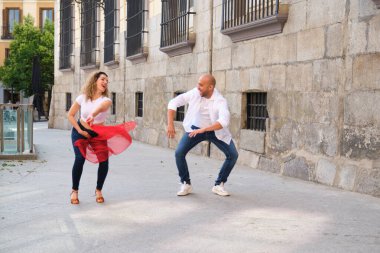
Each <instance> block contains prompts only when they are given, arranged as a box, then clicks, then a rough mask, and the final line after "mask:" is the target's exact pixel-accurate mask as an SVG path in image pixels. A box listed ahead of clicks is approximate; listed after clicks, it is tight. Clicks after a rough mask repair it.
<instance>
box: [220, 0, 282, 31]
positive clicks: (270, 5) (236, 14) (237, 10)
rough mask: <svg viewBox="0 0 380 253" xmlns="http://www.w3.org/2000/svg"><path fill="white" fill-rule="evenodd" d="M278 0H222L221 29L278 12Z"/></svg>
mask: <svg viewBox="0 0 380 253" xmlns="http://www.w3.org/2000/svg"><path fill="white" fill-rule="evenodd" d="M278 6H279V0H254V1H253V0H223V8H222V20H223V21H222V30H224V29H227V28H231V27H236V26H239V25H243V24H247V23H250V22H252V21H256V20H260V19H264V18H266V17H270V16H275V15H276V14H278Z"/></svg>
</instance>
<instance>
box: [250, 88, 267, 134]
mask: <svg viewBox="0 0 380 253" xmlns="http://www.w3.org/2000/svg"><path fill="white" fill-rule="evenodd" d="M246 117H247V129H251V130H256V131H264V132H265V130H266V126H265V121H266V119H267V118H268V112H267V93H266V92H251V93H247V116H246Z"/></svg>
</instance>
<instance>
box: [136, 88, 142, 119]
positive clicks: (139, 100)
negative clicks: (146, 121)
mask: <svg viewBox="0 0 380 253" xmlns="http://www.w3.org/2000/svg"><path fill="white" fill-rule="evenodd" d="M140 105H141V106H140ZM135 116H136V117H143V116H144V93H143V92H141V91H138V92H136V93H135Z"/></svg>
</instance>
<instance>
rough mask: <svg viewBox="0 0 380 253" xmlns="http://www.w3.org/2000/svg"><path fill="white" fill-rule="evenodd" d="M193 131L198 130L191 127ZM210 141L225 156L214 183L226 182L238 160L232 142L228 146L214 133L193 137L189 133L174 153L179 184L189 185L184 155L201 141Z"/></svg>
mask: <svg viewBox="0 0 380 253" xmlns="http://www.w3.org/2000/svg"><path fill="white" fill-rule="evenodd" d="M192 128H193V129H198V128H197V127H194V126H192ZM206 140H208V141H211V142H212V143H214V144H215V146H217V147H218V148H219V149H220V150H221V151H222V152H223V153H224V154H225V156H226V160H225V161H224V163H223V165H222V167H221V168H220V171H219V175H218V178H217V179H216V181H215V185H219V184H220V183H225V182H227V178H228V176H229V175H230V173H231V171H232V169H233V167H234V166H235V163H236V161H237V159H238V156H239V154H238V152H237V150H236V147H235V144H234V142H233V141H232V140H231V142H230V144H229V145H228V144H227V143H225V142H223V141H221V140H219V139H218V138H216V136H215V132H214V131H212V132H205V133H203V134H197V135H196V136H194V137H189V133H185V134H184V135H183V137H182V139H181V140H180V142H179V144H178V147H177V149H176V151H175V161H176V164H177V168H178V174H179V177H180V178H181V183H183V182H186V183H187V184H190V183H191V182H190V174H189V168H188V167H187V162H186V154H187V153H188V152H189V151H190V150H191V149H192V148H193V147H195V146H196V145H197V144H198V143H200V142H202V141H206Z"/></svg>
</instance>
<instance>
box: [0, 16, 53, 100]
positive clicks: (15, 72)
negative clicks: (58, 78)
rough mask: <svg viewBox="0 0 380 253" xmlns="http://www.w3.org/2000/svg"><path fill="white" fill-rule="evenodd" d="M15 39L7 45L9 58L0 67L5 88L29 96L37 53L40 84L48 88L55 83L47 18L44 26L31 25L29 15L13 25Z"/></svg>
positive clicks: (51, 37)
mask: <svg viewBox="0 0 380 253" xmlns="http://www.w3.org/2000/svg"><path fill="white" fill-rule="evenodd" d="M13 36H14V40H13V41H12V42H11V44H10V54H9V58H8V59H7V60H6V61H5V63H4V66H2V67H0V80H1V81H3V83H4V85H5V86H6V87H9V88H10V87H13V88H14V89H16V90H17V91H24V93H25V95H27V96H30V95H32V93H33V92H32V68H33V58H34V57H35V56H38V57H39V59H40V68H41V85H42V87H43V89H44V90H45V91H46V90H49V89H51V85H52V84H53V82H54V25H53V24H52V22H50V21H49V20H47V21H46V22H45V26H44V27H43V29H39V28H38V27H35V26H34V20H33V17H32V16H30V15H28V16H26V17H25V18H24V23H22V24H16V25H15V27H14V30H13Z"/></svg>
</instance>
